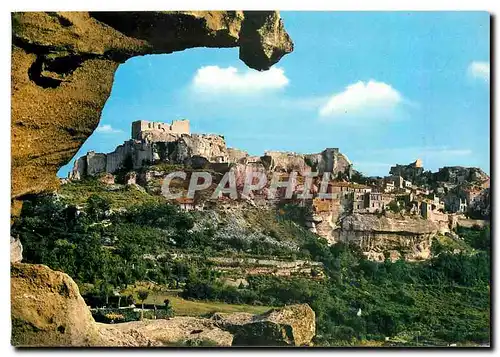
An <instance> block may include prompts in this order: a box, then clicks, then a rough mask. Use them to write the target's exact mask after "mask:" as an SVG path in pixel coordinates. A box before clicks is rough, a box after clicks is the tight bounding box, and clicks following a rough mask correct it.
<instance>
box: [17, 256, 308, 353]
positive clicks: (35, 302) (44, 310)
mask: <svg viewBox="0 0 500 357" xmlns="http://www.w3.org/2000/svg"><path fill="white" fill-rule="evenodd" d="M11 307H12V339H11V340H12V344H13V345H14V346H24V347H28V346H38V347H42V346H45V347H64V346H75V347H86V346H87V347H155V346H171V345H182V346H196V345H200V343H201V344H203V343H207V342H208V344H209V345H211V346H232V345H235V344H238V345H248V346H259V345H262V346H282V345H296V346H302V345H307V344H309V343H310V342H311V340H312V338H313V337H314V334H315V315H314V311H312V309H311V308H310V307H309V306H308V305H292V306H287V307H284V308H281V309H273V310H271V311H269V312H267V313H265V314H262V315H256V316H254V315H250V314H243V315H244V317H245V319H244V320H242V319H241V316H242V315H241V314H239V313H236V314H229V315H223V314H216V315H215V316H214V317H213V318H211V319H206V318H196V317H174V318H171V319H168V320H144V321H133V322H127V323H119V324H112V325H107V324H100V323H96V322H95V321H94V319H93V318H92V315H91V313H90V310H89V308H88V307H87V305H86V304H85V301H84V300H83V298H82V297H81V295H80V292H79V290H78V286H77V285H76V284H75V282H74V281H73V279H71V278H70V277H69V276H68V275H66V274H64V273H61V272H58V271H54V270H51V269H50V268H48V267H47V266H45V265H33V264H22V263H16V264H12V265H11ZM222 316H224V317H223V318H222Z"/></svg>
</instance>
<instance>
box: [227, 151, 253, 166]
mask: <svg viewBox="0 0 500 357" xmlns="http://www.w3.org/2000/svg"><path fill="white" fill-rule="evenodd" d="M227 154H228V159H229V162H230V163H237V162H242V161H243V160H245V159H246V158H248V152H246V151H244V150H240V149H236V148H227Z"/></svg>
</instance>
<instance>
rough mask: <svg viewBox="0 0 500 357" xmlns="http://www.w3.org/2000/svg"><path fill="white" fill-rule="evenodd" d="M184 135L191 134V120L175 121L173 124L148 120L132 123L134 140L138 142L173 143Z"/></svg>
mask: <svg viewBox="0 0 500 357" xmlns="http://www.w3.org/2000/svg"><path fill="white" fill-rule="evenodd" d="M182 134H187V135H189V134H190V129H189V120H174V121H173V122H172V124H168V123H160V122H151V121H146V120H138V121H135V122H133V123H132V139H136V140H148V141H152V142H158V141H172V140H175V139H176V138H177V137H178V136H179V135H182Z"/></svg>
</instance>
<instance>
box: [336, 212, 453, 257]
mask: <svg viewBox="0 0 500 357" xmlns="http://www.w3.org/2000/svg"><path fill="white" fill-rule="evenodd" d="M444 231H445V229H444V227H443V226H442V225H441V224H439V223H436V222H433V221H429V220H425V219H422V218H416V217H415V218H410V217H405V218H389V217H384V216H381V217H379V216H377V215H375V214H351V215H348V216H346V217H344V218H343V219H342V220H341V222H340V227H339V228H338V229H337V230H335V231H334V233H333V236H334V237H335V241H342V242H349V243H354V244H356V245H358V246H359V247H360V248H361V250H362V251H363V252H364V254H365V255H367V257H368V258H370V259H373V260H384V253H385V252H388V253H390V254H391V258H393V259H394V258H399V256H400V255H401V254H402V255H403V256H402V257H403V258H405V259H407V260H419V259H428V258H429V257H430V255H431V252H430V247H431V243H432V237H433V236H434V235H436V234H437V233H439V232H441V233H443V232H444Z"/></svg>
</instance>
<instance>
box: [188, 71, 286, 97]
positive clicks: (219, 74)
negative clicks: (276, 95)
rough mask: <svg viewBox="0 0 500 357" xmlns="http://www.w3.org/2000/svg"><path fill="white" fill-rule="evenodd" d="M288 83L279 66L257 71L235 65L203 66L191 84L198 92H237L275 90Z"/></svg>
mask: <svg viewBox="0 0 500 357" xmlns="http://www.w3.org/2000/svg"><path fill="white" fill-rule="evenodd" d="M288 83H289V80H288V78H287V77H286V76H285V71H284V70H283V69H282V68H279V67H272V68H271V69H269V70H268V71H263V72H258V71H254V70H250V69H247V70H245V71H239V70H238V69H237V68H235V67H227V68H221V67H219V66H205V67H201V68H199V69H198V70H197V71H196V74H195V76H194V78H193V82H192V86H193V88H194V89H195V90H197V91H200V92H207V93H217V92H224V93H229V94H231V93H232V94H238V93H255V92H260V91H266V90H275V89H279V88H283V87H285V86H286V85H287V84H288Z"/></svg>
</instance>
